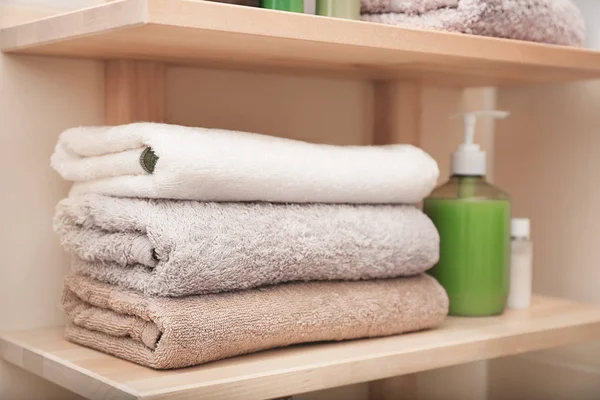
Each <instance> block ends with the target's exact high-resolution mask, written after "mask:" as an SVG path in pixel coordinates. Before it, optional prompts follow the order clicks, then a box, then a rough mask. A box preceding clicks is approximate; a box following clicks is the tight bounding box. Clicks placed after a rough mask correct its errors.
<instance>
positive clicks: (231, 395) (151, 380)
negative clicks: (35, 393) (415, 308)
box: [0, 297, 600, 400]
mask: <svg viewBox="0 0 600 400" xmlns="http://www.w3.org/2000/svg"><path fill="white" fill-rule="evenodd" d="M598 338H600V307H598V306H593V305H586V304H581V303H576V302H571V301H565V300H557V299H551V298H544V297H536V298H535V299H534V302H533V305H532V307H531V308H529V309H527V310H519V311H517V310H508V311H506V312H505V313H504V314H503V315H500V316H496V317H489V318H453V317H451V318H448V319H446V321H445V322H444V324H443V325H442V326H441V327H439V328H437V329H433V330H430V331H425V332H419V333H413V334H405V335H399V336H390V337H385V338H378V339H365V340H352V341H347V342H340V343H317V344H309V345H299V346H291V347H287V348H282V349H276V350H270V351H264V352H260V353H256V354H249V355H245V356H240V357H235V358H231V359H228V360H223V361H217V362H212V363H208V364H205V365H201V366H198V367H192V368H183V369H179V370H171V371H155V370H151V369H149V368H145V367H141V366H139V365H136V364H132V363H130V362H127V361H123V360H120V359H117V358H115V357H111V356H109V355H106V354H103V353H100V352H97V351H94V350H91V349H88V348H85V347H81V346H78V345H76V344H72V343H69V342H67V341H65V340H64V339H63V335H62V329H61V328H54V329H42V330H34V331H29V332H20V333H11V334H5V335H3V336H2V337H0V357H1V358H3V359H5V360H6V361H9V362H11V363H13V364H15V365H17V366H19V367H21V368H24V369H26V370H28V371H30V372H33V373H35V374H37V375H39V376H41V377H43V378H45V379H47V380H50V381H52V382H54V383H57V384H59V385H61V386H64V387H66V388H67V389H70V390H72V391H74V392H76V393H78V394H80V395H82V396H84V397H86V398H90V399H103V400H105V399H146V400H158V399H166V398H168V399H196V398H198V399H199V398H202V399H219V400H227V399H241V398H243V399H268V398H275V397H281V396H287V395H291V394H296V393H303V392H310V391H314V390H320V389H326V388H330V387H335V386H344V385H349V384H352V383H358V382H367V381H372V380H377V379H383V378H388V377H391V376H395V375H403V374H410V373H413V372H418V371H423V370H428V369H433V368H440V367H445V366H449V365H455V364H461V363H466V362H471V361H477V360H483V359H487V358H494V357H503V356H509V355H514V354H518V353H524V352H528V351H533V350H541V349H545V348H550V347H556V346H562V345H567V344H571V343H576V342H582V341H586V340H596V339H598Z"/></svg>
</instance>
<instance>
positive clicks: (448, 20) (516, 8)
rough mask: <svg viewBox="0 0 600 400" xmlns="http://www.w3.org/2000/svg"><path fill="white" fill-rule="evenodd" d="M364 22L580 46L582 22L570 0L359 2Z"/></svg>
mask: <svg viewBox="0 0 600 400" xmlns="http://www.w3.org/2000/svg"><path fill="white" fill-rule="evenodd" d="M361 12H362V16H361V19H362V20H363V21H370V22H380V23H384V24H392V25H401V26H406V27H416V28H423V29H435V30H441V31H449V32H460V33H470V34H473V35H481V36H493V37H500V38H508V39H518V40H528V41H531V42H540V43H551V44H560V45H569V46H580V45H581V44H582V42H583V39H584V34H585V22H584V20H583V16H582V15H581V11H580V10H579V9H578V8H577V6H576V5H575V4H574V3H573V2H572V1H571V0H362V2H361Z"/></svg>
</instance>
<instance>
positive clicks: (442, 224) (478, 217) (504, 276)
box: [423, 111, 511, 316]
mask: <svg viewBox="0 0 600 400" xmlns="http://www.w3.org/2000/svg"><path fill="white" fill-rule="evenodd" d="M478 116H489V117H494V118H506V117H507V116H508V113H505V112H501V111H479V112H473V113H466V114H464V117H465V143H463V144H461V145H460V146H459V148H458V150H457V151H456V152H455V153H454V154H453V155H452V177H451V178H450V180H449V181H448V182H447V183H445V184H443V185H442V186H440V187H438V188H437V189H435V190H434V191H433V193H432V194H431V195H430V196H429V197H428V198H427V199H425V201H424V205H423V210H424V212H425V213H426V214H427V215H428V216H429V218H431V220H432V221H433V223H434V224H435V226H436V227H437V229H438V231H439V233H440V260H439V262H438V263H437V264H436V265H435V267H433V268H432V269H431V270H430V274H431V275H432V276H433V277H435V278H436V279H437V280H438V282H439V283H440V284H441V285H442V286H443V287H444V288H445V289H446V292H447V293H448V297H449V298H450V315H460V316H488V315H495V314H500V313H502V312H503V311H504V308H505V306H506V300H507V297H508V288H509V278H510V277H509V272H510V218H511V212H510V199H509V197H508V195H507V194H506V193H504V192H503V191H502V190H500V189H498V188H496V187H495V186H492V185H490V184H489V183H488V182H486V180H485V169H486V165H485V152H483V151H481V150H480V148H479V146H478V145H476V144H474V143H473V139H474V134H475V120H476V117H478Z"/></svg>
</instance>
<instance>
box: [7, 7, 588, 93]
mask: <svg viewBox="0 0 600 400" xmlns="http://www.w3.org/2000/svg"><path fill="white" fill-rule="evenodd" d="M0 47H1V48H2V49H3V50H4V51H7V52H10V53H18V54H38V55H53V56H64V57H77V58H82V57H83V58H98V59H144V60H156V61H161V62H166V63H184V64H196V65H204V66H210V67H218V68H235V69H254V70H260V71H288V72H289V71H293V72H296V73H313V74H325V75H334V76H357V77H362V78H373V79H396V78H402V79H414V80H423V81H427V82H431V83H434V84H444V85H446V84H447V85H456V86H482V85H490V86H497V85H504V84H526V83H541V82H564V81H573V80H582V79H594V78H600V53H599V52H594V51H589V50H582V49H576V48H567V47H559V46H551V45H542V44H536V43H528V42H519V41H512V40H504V39H495V38H485V37H477V36H470V35H462V34H452V33H443V32H435V31H425V30H416V29H406V28H400V27H395V26H387V25H381V24H373V23H366V22H360V21H349V20H342V19H332V18H325V17H320V16H314V15H305V14H298V13H282V12H277V11H272V10H264V9H257V8H253V7H240V6H235V5H229V4H220V3H214V2H207V1H192V0H121V1H114V2H109V3H105V4H102V5H99V6H97V7H93V8H89V9H84V10H80V11H75V12H71V13H69V14H65V15H61V16H56V17H51V18H47V19H44V20H40V21H36V22H32V23H28V24H24V25H21V26H16V27H11V28H8V29H4V30H2V31H0Z"/></svg>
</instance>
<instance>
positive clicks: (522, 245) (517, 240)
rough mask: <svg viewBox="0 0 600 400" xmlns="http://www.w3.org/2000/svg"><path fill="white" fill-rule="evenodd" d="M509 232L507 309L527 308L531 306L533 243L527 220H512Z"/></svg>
mask: <svg viewBox="0 0 600 400" xmlns="http://www.w3.org/2000/svg"><path fill="white" fill-rule="evenodd" d="M510 228H511V229H510V230H511V239H512V240H511V257H510V289H509V294H508V302H507V305H508V308H516V309H519V308H527V307H529V306H530V305H531V284H532V274H533V263H532V261H533V243H531V240H530V222H529V219H527V218H513V219H512V221H511V224H510Z"/></svg>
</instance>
